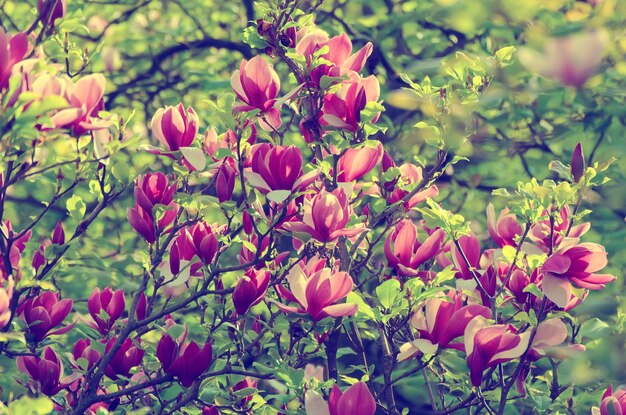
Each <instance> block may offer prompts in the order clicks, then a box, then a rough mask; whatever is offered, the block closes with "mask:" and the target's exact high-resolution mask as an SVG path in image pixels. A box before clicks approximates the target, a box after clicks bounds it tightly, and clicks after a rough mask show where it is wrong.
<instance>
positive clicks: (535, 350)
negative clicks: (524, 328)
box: [528, 318, 585, 362]
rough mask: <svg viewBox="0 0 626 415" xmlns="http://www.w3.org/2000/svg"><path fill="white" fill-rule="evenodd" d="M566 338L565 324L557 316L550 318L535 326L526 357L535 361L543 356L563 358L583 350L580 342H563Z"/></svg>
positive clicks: (583, 347)
mask: <svg viewBox="0 0 626 415" xmlns="http://www.w3.org/2000/svg"><path fill="white" fill-rule="evenodd" d="M566 339H567V326H565V323H563V322H562V321H561V319H559V318H550V319H547V320H544V321H542V322H541V323H539V325H538V326H537V331H536V333H535V337H533V341H532V343H531V345H530V349H529V350H528V359H529V360H530V361H531V362H534V361H537V360H539V359H541V358H542V357H544V356H550V357H553V358H556V359H563V358H565V357H568V356H570V355H572V354H574V353H579V352H582V351H584V350H585V346H583V345H582V344H565V345H564V344H563V343H564V342H565V340H566Z"/></svg>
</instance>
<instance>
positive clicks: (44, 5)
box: [37, 0, 67, 29]
mask: <svg viewBox="0 0 626 415" xmlns="http://www.w3.org/2000/svg"><path fill="white" fill-rule="evenodd" d="M37 12H38V13H39V18H40V19H41V22H42V23H43V25H44V26H45V25H46V24H49V26H50V28H53V29H54V22H55V20H57V19H61V18H63V16H65V13H66V12H67V0H37Z"/></svg>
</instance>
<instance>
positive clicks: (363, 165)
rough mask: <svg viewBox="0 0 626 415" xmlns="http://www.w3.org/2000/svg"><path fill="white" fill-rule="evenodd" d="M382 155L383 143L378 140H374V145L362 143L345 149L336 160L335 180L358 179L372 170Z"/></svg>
mask: <svg viewBox="0 0 626 415" xmlns="http://www.w3.org/2000/svg"><path fill="white" fill-rule="evenodd" d="M370 142H371V141H370ZM382 157H383V144H382V143H381V142H380V141H376V142H375V146H374V147H371V146H368V145H363V146H361V147H359V148H349V149H347V150H346V151H345V152H344V153H343V154H342V156H341V158H340V159H339V161H338V162H337V181H339V182H352V181H355V180H358V179H360V178H361V177H363V176H365V175H366V174H367V173H369V172H370V171H372V170H373V169H374V168H375V167H376V166H377V165H378V164H379V163H380V162H381V159H382Z"/></svg>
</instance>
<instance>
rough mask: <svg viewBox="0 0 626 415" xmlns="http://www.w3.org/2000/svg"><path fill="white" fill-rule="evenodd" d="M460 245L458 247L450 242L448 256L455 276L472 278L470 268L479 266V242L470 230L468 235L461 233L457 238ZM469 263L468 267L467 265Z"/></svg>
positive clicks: (464, 278) (473, 268) (465, 278)
mask: <svg viewBox="0 0 626 415" xmlns="http://www.w3.org/2000/svg"><path fill="white" fill-rule="evenodd" d="M458 243H459V245H460V247H461V249H459V248H458V247H457V245H456V244H455V243H451V244H450V258H451V259H452V265H454V269H455V270H456V271H457V273H456V277H457V278H460V279H463V280H471V279H473V278H474V276H473V272H475V271H472V270H475V269H478V268H480V257H481V251H480V242H478V238H477V237H476V235H474V234H473V233H471V232H470V234H469V235H463V236H461V237H460V238H459V239H458ZM468 263H469V265H470V267H471V268H470V267H468V266H467V264H468Z"/></svg>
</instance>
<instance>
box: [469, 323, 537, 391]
mask: <svg viewBox="0 0 626 415" xmlns="http://www.w3.org/2000/svg"><path fill="white" fill-rule="evenodd" d="M530 334H531V333H530V332H529V331H527V332H525V333H521V334H518V333H517V331H516V329H515V328H514V327H513V326H510V325H505V324H495V325H489V323H488V322H487V320H486V319H485V318H484V317H481V316H478V317H475V318H474V319H472V321H470V323H469V324H468V325H467V327H466V328H465V334H464V341H465V352H466V353H467V366H468V367H469V370H470V378H471V381H472V385H474V386H476V387H478V386H480V384H481V383H482V378H483V372H484V371H485V370H486V369H488V368H490V367H494V366H497V365H499V364H501V363H505V362H508V361H511V360H513V359H516V358H518V357H520V356H521V355H522V354H523V353H524V352H525V351H526V349H527V348H528V342H529V340H530Z"/></svg>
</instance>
